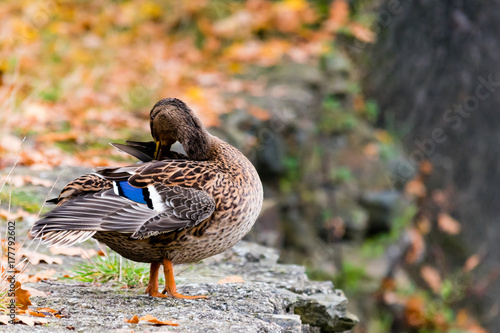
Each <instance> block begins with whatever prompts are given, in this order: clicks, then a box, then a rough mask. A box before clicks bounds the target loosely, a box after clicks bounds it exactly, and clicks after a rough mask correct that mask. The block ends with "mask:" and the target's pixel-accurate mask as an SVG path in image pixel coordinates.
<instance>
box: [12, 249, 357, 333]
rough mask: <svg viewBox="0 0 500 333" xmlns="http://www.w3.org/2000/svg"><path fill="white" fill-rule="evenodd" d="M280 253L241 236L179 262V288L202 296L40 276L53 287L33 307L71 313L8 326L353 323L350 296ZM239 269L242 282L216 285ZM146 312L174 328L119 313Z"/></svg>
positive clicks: (217, 327) (290, 328)
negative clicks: (215, 251) (229, 245)
mask: <svg viewBox="0 0 500 333" xmlns="http://www.w3.org/2000/svg"><path fill="white" fill-rule="evenodd" d="M278 257H279V256H278V253H277V251H276V250H273V249H269V248H266V247H263V246H260V245H257V244H254V243H248V242H240V243H239V244H237V245H236V246H235V247H234V248H233V249H232V250H229V251H227V252H226V253H223V254H220V255H218V256H215V257H212V258H210V259H207V260H204V261H203V262H201V263H197V264H192V265H179V266H177V267H176V279H177V283H178V289H179V291H180V292H181V293H185V294H192V295H194V294H197V295H199V294H205V295H207V296H208V297H209V298H208V299H207V300H178V299H170V298H167V299H158V298H151V297H149V296H147V295H145V294H143V292H144V290H143V289H140V290H139V289H130V290H122V289H117V288H112V287H105V286H101V287H95V286H91V285H90V284H89V285H87V284H74V283H59V282H57V284H46V283H37V284H31V285H29V286H31V287H33V288H35V289H38V290H43V291H45V292H47V293H50V296H49V297H47V298H42V297H34V298H32V301H33V303H34V306H36V307H45V306H48V307H51V308H54V309H57V310H59V309H61V308H63V307H64V308H66V309H67V310H68V311H69V312H70V315H71V316H70V318H64V319H57V318H54V319H49V324H48V325H45V326H36V327H27V326H22V325H16V326H15V327H12V326H11V327H9V331H11V332H25V331H26V332H27V331H29V332H67V331H68V330H67V328H66V327H74V328H75V329H76V331H79V332H101V331H104V330H109V331H115V332H130V331H131V330H133V331H134V332H142V331H148V332H159V331H167V330H168V331H171V332H294V333H295V332H297V333H299V332H344V331H348V330H349V329H351V328H352V327H353V326H354V325H355V324H356V323H357V319H356V317H355V316H353V315H351V314H349V313H348V312H347V309H346V307H347V299H346V297H345V296H344V294H343V293H342V292H341V291H340V290H335V289H334V288H333V285H332V283H331V282H317V281H310V280H309V279H308V278H307V276H306V275H305V268H304V267H302V266H297V265H282V264H278V263H277V260H278ZM231 275H238V276H241V277H242V278H243V279H244V280H245V282H244V283H231V284H217V281H219V280H220V279H222V278H224V277H226V276H231ZM146 314H151V315H153V316H156V317H157V318H158V319H160V320H172V321H174V322H176V323H178V324H179V326H177V327H165V326H163V327H158V326H150V325H145V324H142V323H141V324H138V325H134V324H127V323H124V318H131V317H132V316H134V315H138V316H144V315H146Z"/></svg>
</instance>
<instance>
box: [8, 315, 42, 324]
mask: <svg viewBox="0 0 500 333" xmlns="http://www.w3.org/2000/svg"><path fill="white" fill-rule="evenodd" d="M15 322H16V324H17V323H20V324H25V325H28V326H35V325H43V324H47V323H48V320H47V319H45V318H40V317H35V318H32V317H28V316H17V317H16V319H15Z"/></svg>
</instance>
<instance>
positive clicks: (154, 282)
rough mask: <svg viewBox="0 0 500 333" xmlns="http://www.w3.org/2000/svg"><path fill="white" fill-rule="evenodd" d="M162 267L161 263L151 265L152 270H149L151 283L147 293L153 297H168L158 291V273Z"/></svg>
mask: <svg viewBox="0 0 500 333" xmlns="http://www.w3.org/2000/svg"><path fill="white" fill-rule="evenodd" d="M160 266H161V264H160V263H159V262H153V263H151V268H150V269H149V283H148V287H147V288H146V293H147V294H149V296H153V297H168V296H167V295H163V294H162V293H160V292H159V291H158V271H159V270H160Z"/></svg>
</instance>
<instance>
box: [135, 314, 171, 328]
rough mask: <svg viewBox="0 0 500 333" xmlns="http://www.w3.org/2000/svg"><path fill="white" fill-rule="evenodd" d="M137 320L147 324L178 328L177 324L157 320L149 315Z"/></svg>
mask: <svg viewBox="0 0 500 333" xmlns="http://www.w3.org/2000/svg"><path fill="white" fill-rule="evenodd" d="M132 319H133V318H132ZM139 320H143V321H147V322H148V323H152V324H155V325H169V326H179V324H176V323H174V322H171V321H170V320H164V321H162V320H158V319H157V318H156V317H154V316H152V315H149V314H148V315H145V316H144V317H141V318H139Z"/></svg>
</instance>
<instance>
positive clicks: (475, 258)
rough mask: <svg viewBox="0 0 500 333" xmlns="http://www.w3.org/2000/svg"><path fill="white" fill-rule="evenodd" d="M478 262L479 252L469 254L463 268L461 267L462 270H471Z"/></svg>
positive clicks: (479, 258) (479, 260)
mask: <svg viewBox="0 0 500 333" xmlns="http://www.w3.org/2000/svg"><path fill="white" fill-rule="evenodd" d="M480 262H481V257H480V256H479V254H474V255H472V256H470V257H469V258H468V259H467V260H466V261H465V264H464V268H463V270H464V272H470V271H472V270H473V269H474V268H476V267H477V265H479V263H480Z"/></svg>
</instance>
